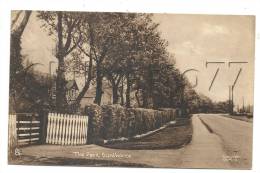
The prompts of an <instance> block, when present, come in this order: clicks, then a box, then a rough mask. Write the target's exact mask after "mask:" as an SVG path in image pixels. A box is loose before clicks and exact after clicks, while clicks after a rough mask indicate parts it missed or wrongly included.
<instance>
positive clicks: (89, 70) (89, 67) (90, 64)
mask: <svg viewBox="0 0 260 173" xmlns="http://www.w3.org/2000/svg"><path fill="white" fill-rule="evenodd" d="M92 64H93V60H92V56H91V53H90V57H89V66H88V79H87V81H86V82H85V86H84V87H83V89H82V90H81V92H80V93H79V96H78V97H77V99H76V102H75V105H78V104H79V103H80V101H81V100H82V98H83V97H84V96H85V94H86V92H87V91H88V89H89V86H90V83H91V80H92V66H93V65H92Z"/></svg>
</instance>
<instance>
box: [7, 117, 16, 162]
mask: <svg viewBox="0 0 260 173" xmlns="http://www.w3.org/2000/svg"><path fill="white" fill-rule="evenodd" d="M8 122H9V123H8V158H9V160H11V159H13V158H14V157H15V148H16V146H17V132H16V114H9V120H8Z"/></svg>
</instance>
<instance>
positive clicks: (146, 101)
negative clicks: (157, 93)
mask: <svg viewBox="0 0 260 173" xmlns="http://www.w3.org/2000/svg"><path fill="white" fill-rule="evenodd" d="M142 97H143V107H144V108H147V107H148V96H147V94H146V91H145V90H143V89H142Z"/></svg>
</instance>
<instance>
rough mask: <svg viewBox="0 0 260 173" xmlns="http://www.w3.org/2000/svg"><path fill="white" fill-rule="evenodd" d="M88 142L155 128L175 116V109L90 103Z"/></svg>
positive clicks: (126, 135)
mask: <svg viewBox="0 0 260 173" xmlns="http://www.w3.org/2000/svg"><path fill="white" fill-rule="evenodd" d="M85 111H86V114H87V115H88V116H89V128H88V143H102V142H103V140H109V139H116V138H120V137H126V138H131V137H133V136H135V135H138V134H144V133H146V132H148V131H151V130H155V129H158V128H160V127H161V126H163V125H164V124H166V123H167V122H169V121H173V120H175V118H176V110H175V109H161V110H153V109H143V108H124V107H122V106H120V105H103V106H101V107H100V106H98V105H90V106H87V107H86V109H85Z"/></svg>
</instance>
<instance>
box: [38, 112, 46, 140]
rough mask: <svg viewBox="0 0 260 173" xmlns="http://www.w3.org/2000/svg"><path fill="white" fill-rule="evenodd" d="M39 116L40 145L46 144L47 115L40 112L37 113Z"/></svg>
mask: <svg viewBox="0 0 260 173" xmlns="http://www.w3.org/2000/svg"><path fill="white" fill-rule="evenodd" d="M39 116H40V140H39V141H40V144H45V143H46V138H47V125H48V113H47V112H45V111H42V112H40V113H39Z"/></svg>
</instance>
